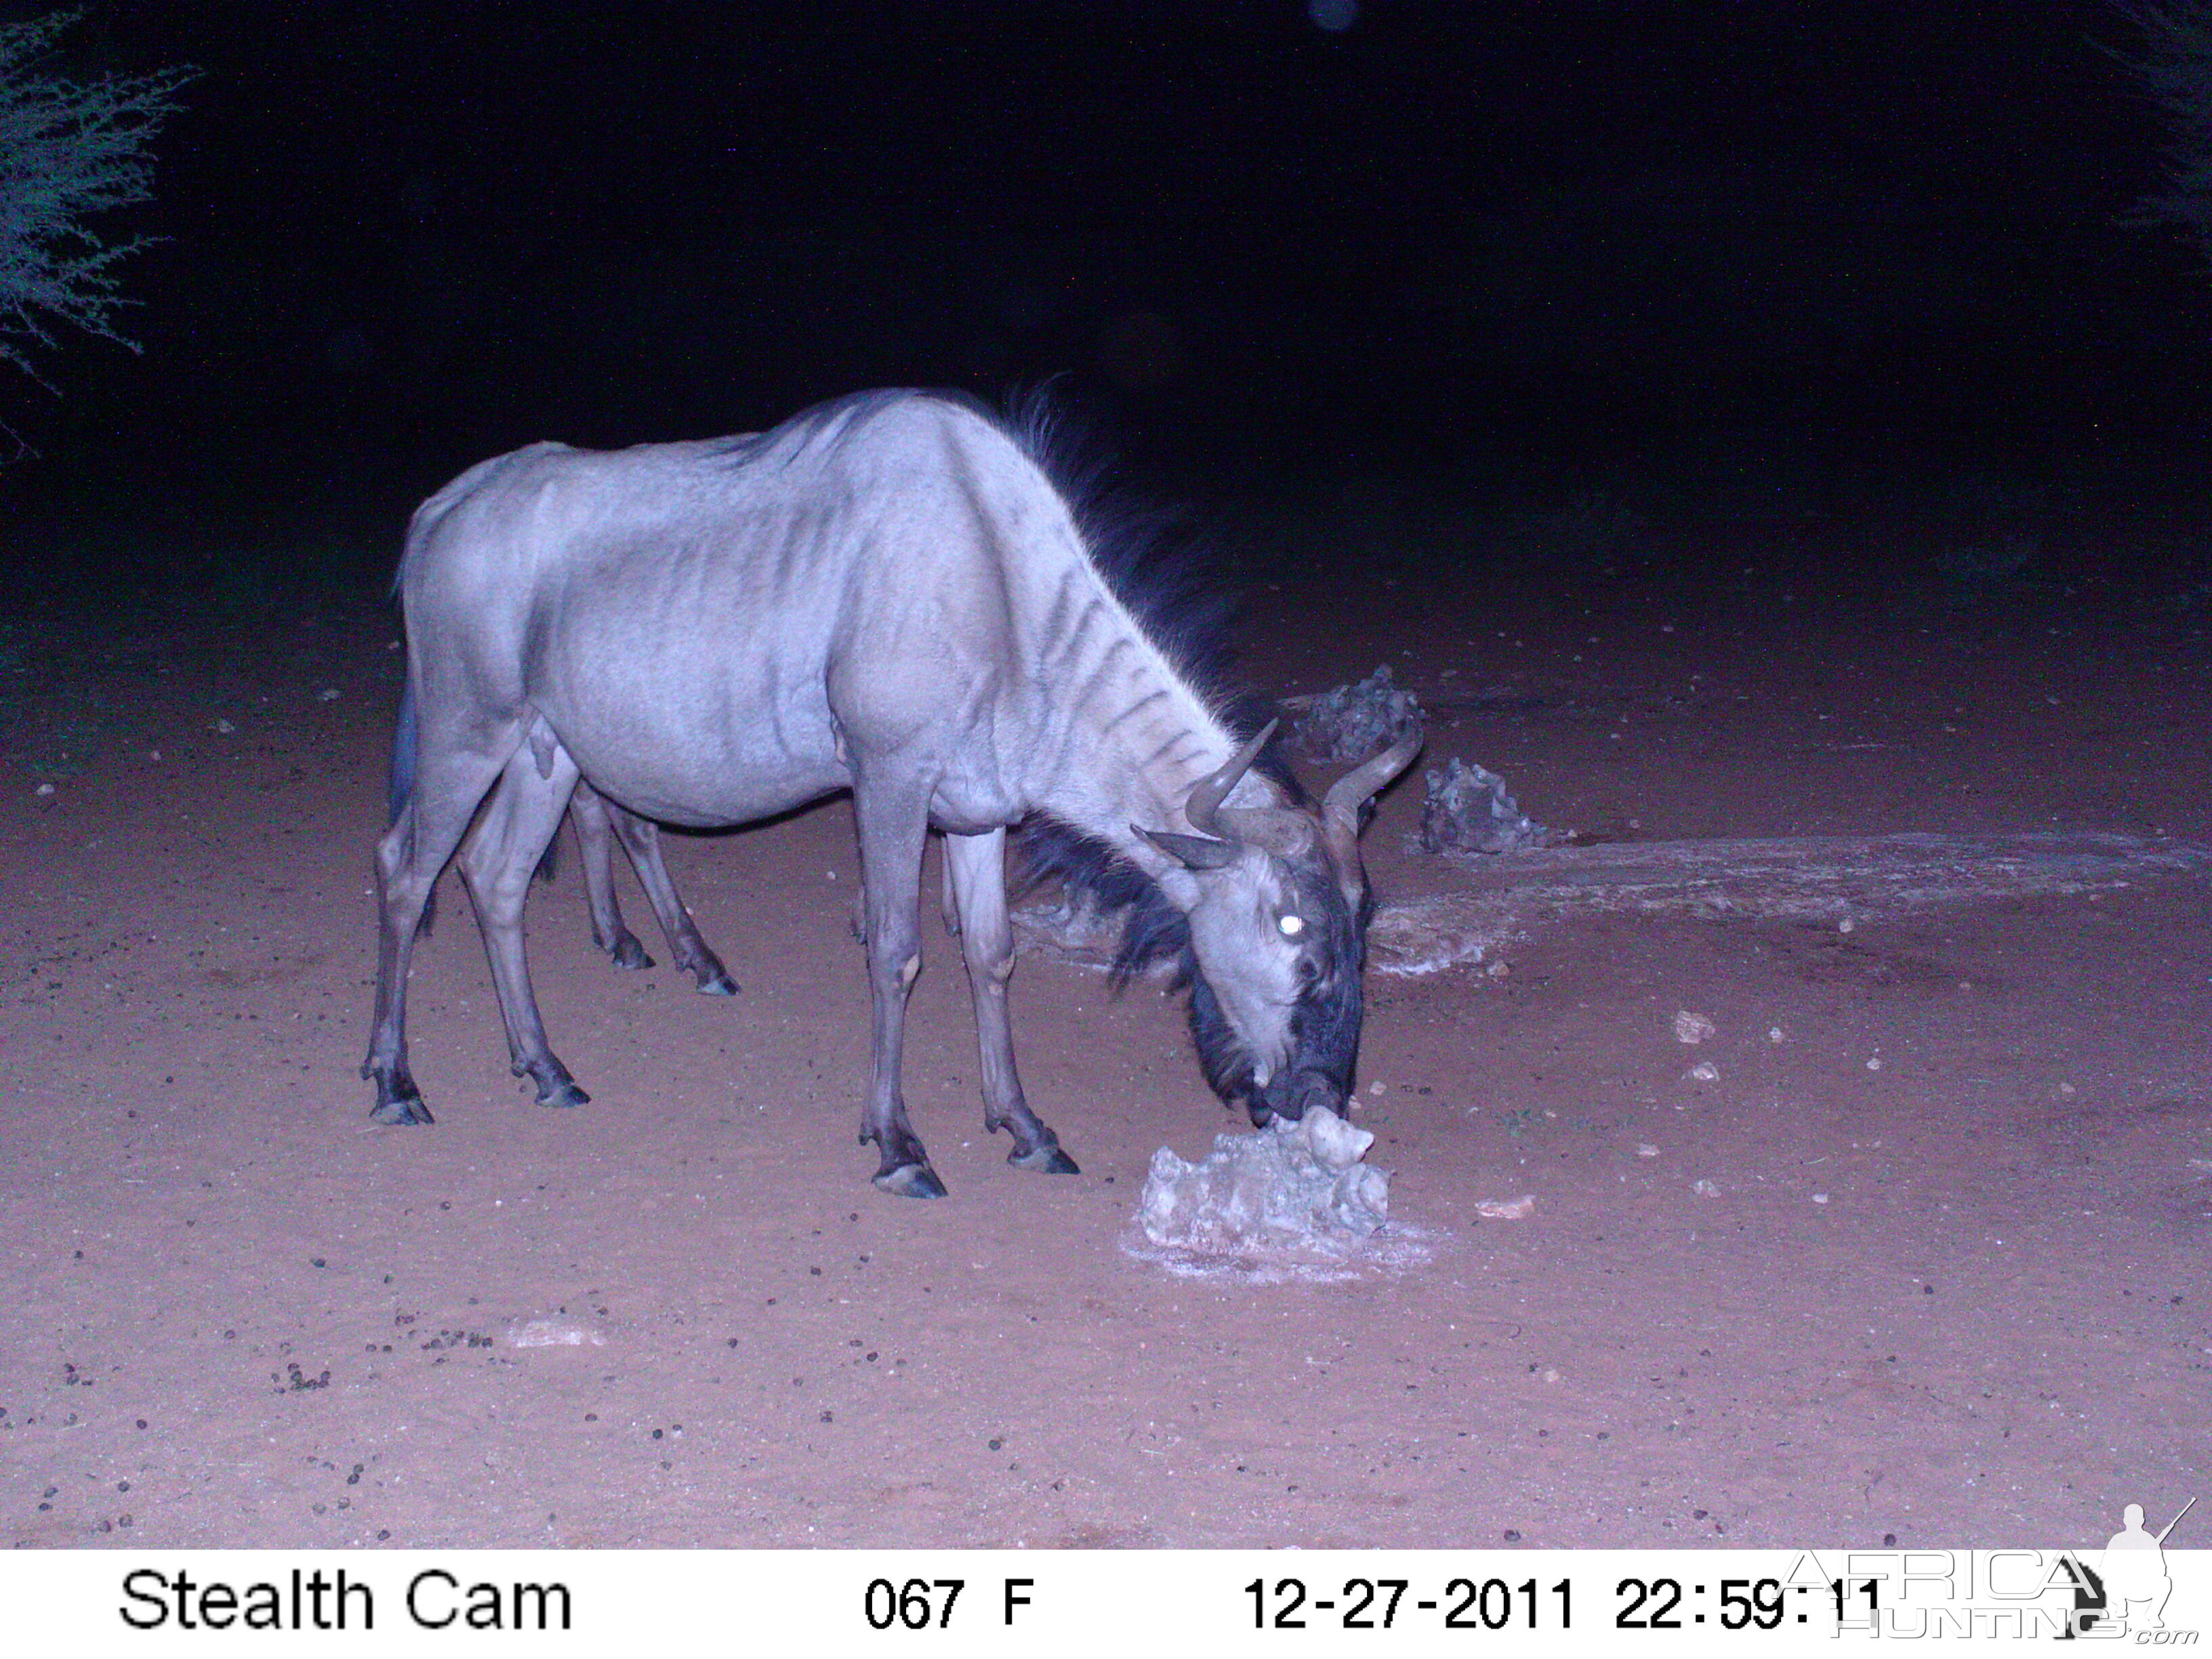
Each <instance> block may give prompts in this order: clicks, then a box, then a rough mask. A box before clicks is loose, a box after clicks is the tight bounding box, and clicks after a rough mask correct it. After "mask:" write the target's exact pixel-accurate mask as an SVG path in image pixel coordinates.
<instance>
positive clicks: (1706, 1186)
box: [1690, 1181, 1721, 1198]
mask: <svg viewBox="0 0 2212 1659" xmlns="http://www.w3.org/2000/svg"><path fill="white" fill-rule="evenodd" d="M1690 1190H1691V1191H1692V1192H1693V1193H1695V1194H1697V1195H1698V1196H1699V1198H1718V1197H1719V1196H1720V1195H1721V1189H1720V1188H1717V1187H1716V1186H1714V1185H1713V1183H1712V1182H1710V1181H1698V1182H1692V1183H1691V1185H1690Z"/></svg>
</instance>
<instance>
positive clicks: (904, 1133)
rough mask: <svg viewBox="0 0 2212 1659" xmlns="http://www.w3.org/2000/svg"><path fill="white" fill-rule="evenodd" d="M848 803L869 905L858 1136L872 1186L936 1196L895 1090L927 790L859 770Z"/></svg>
mask: <svg viewBox="0 0 2212 1659" xmlns="http://www.w3.org/2000/svg"><path fill="white" fill-rule="evenodd" d="M855 772H856V774H857V775H856V776H855V778H854V783H853V805H854V815H855V816H856V817H858V818H859V820H860V882H861V888H862V890H863V893H864V894H865V896H866V906H867V951H868V991H869V994H870V1000H871V1002H872V1006H873V1008H874V1012H875V1069H874V1074H873V1076H872V1079H871V1080H870V1083H869V1086H868V1103H867V1107H866V1111H865V1113H864V1115H862V1117H861V1120H860V1139H861V1141H862V1142H863V1143H866V1142H868V1141H871V1140H872V1141H873V1142H875V1143H876V1149H877V1151H878V1152H879V1153H881V1155H882V1158H881V1162H880V1163H879V1164H878V1168H877V1170H876V1173H875V1176H874V1179H875V1183H876V1185H877V1186H878V1187H880V1188H883V1189H884V1191H885V1192H887V1193H896V1194H899V1195H900V1196H902V1197H905V1198H942V1197H944V1196H945V1183H944V1182H942V1181H940V1180H939V1179H938V1177H937V1171H936V1170H933V1169H931V1168H930V1167H929V1153H928V1152H927V1150H926V1149H925V1148H924V1147H923V1146H922V1144H921V1137H920V1136H918V1135H916V1134H915V1132H914V1125H913V1124H912V1123H910V1122H908V1121H907V1115H906V1101H905V1099H904V1097H902V1094H901V1092H900V1090H899V1068H900V1058H901V1054H902V1050H903V1048H904V1045H905V1039H906V1000H907V994H908V992H909V991H910V990H912V989H913V988H914V981H915V977H916V976H917V975H919V974H920V973H921V927H920V926H919V924H918V921H917V912H918V911H919V910H920V908H921V848H922V843H923V842H924V841H925V840H926V839H927V836H928V810H929V786H928V785H927V783H925V782H922V781H920V780H917V779H914V778H911V777H893V778H888V779H884V778H875V777H872V776H871V775H869V774H868V773H867V772H866V771H864V770H861V769H858V768H856V769H855Z"/></svg>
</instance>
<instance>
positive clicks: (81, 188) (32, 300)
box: [0, 11, 195, 380]
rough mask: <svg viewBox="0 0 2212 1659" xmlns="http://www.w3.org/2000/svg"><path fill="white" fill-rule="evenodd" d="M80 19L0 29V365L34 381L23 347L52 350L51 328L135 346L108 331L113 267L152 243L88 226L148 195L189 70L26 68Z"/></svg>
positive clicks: (112, 328)
mask: <svg viewBox="0 0 2212 1659" xmlns="http://www.w3.org/2000/svg"><path fill="white" fill-rule="evenodd" d="M82 16H83V13H82V11H58V12H54V13H52V14H51V15H47V16H45V17H41V18H36V19H33V21H29V22H27V23H10V24H6V25H0V361H5V362H11V363H13V364H15V367H16V368H20V369H21V370H23V371H24V372H25V373H26V374H29V375H31V377H32V378H33V379H34V380H36V379H38V378H39V375H38V372H37V370H36V369H35V368H33V367H32V364H31V361H30V359H29V357H28V356H27V355H26V348H27V345H29V344H30V343H36V344H38V345H41V346H52V344H53V343H54V337H53V334H52V328H53V326H54V325H56V324H58V323H65V324H69V325H72V326H74V327H76V328H79V329H82V330H83V331H85V332H86V333H88V334H96V335H98V336H100V337H101V338H102V339H107V340H112V341H114V342H115V343H117V344H118V345H123V346H127V347H129V348H130V349H131V350H133V351H136V350H137V349H138V347H137V344H136V343H134V342H132V341H131V340H129V339H126V338H125V337H124V336H123V335H122V334H121V333H119V332H118V331H117V328H116V313H118V311H119V310H120V309H121V308H122V307H125V306H126V305H130V304H132V303H135V302H134V301H130V300H127V299H125V297H124V295H123V294H122V291H121V283H120V280H119V279H118V276H117V275H116V272H115V269H114V268H115V266H116V265H117V264H118V263H119V262H120V261H122V260H124V259H126V258H129V257H130V256H131V254H133V253H136V252H138V250H139V249H141V248H143V247H144V246H147V244H148V243H149V241H152V240H157V239H155V238H151V237H145V236H134V237H131V238H130V239H128V240H123V241H111V240H108V239H107V238H106V237H104V236H103V235H101V234H100V232H99V231H97V230H95V229H94V228H92V227H91V226H90V225H89V224H88V223H87V222H86V221H87V220H88V218H90V217H92V216H96V215H99V214H101V213H106V212H108V211H110V210H113V209H116V208H124V207H131V206H133V205H135V204H138V203H141V202H143V201H145V200H147V199H148V197H149V196H150V195H151V194H152V185H153V178H154V167H153V158H152V155H151V153H150V149H149V146H150V145H151V143H152V142H153V139H154V137H155V134H156V133H158V132H159V131H161V124H162V123H163V122H164V121H165V120H167V118H168V117H169V116H171V115H172V114H173V113H175V112H176V109H177V107H178V106H177V94H178V92H179V90H180V89H182V88H183V87H184V86H185V83H186V82H189V81H191V79H192V77H193V75H194V73H195V71H193V70H189V69H167V70H157V71H155V73H153V74H150V75H122V76H118V75H110V76H102V77H101V78H100V79H99V80H96V81H89V82H81V81H72V80H69V79H66V78H64V77H63V76H57V75H51V74H45V73H41V72H40V70H38V68H37V67H36V66H37V64H38V62H39V60H40V58H42V57H43V56H44V54H45V53H46V51H47V49H48V48H49V47H50V46H52V44H53V42H54V40H56V39H57V38H58V36H59V35H60V34H61V33H63V32H64V30H66V29H67V28H69V27H70V25H72V24H74V23H76V21H78V20H79V19H80V18H81V17H82Z"/></svg>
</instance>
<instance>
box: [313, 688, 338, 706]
mask: <svg viewBox="0 0 2212 1659" xmlns="http://www.w3.org/2000/svg"><path fill="white" fill-rule="evenodd" d="M337 700H338V689H337V687H336V686H335V685H326V686H325V687H324V688H323V689H322V690H319V691H318V692H316V693H315V701H316V702H337Z"/></svg>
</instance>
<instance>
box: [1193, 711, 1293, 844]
mask: <svg viewBox="0 0 2212 1659" xmlns="http://www.w3.org/2000/svg"><path fill="white" fill-rule="evenodd" d="M1281 723H1282V722H1280V721H1279V720H1269V721H1268V722H1267V724H1266V725H1265V726H1261V728H1260V730H1259V732H1258V734H1257V735H1256V736H1255V737H1254V738H1252V740H1251V741H1250V742H1249V743H1248V744H1245V745H1244V746H1243V748H1242V749H1240V750H1237V752H1236V753H1235V754H1233V755H1231V757H1229V761H1228V763H1227V764H1226V765H1225V766H1223V767H1221V768H1220V769H1218V770H1217V771H1212V772H1208V773H1207V774H1206V775H1205V776H1204V777H1202V778H1200V780H1199V781H1197V782H1196V783H1194V784H1193V785H1191V787H1190V794H1189V797H1188V799H1186V800H1185V801H1184V802H1183V808H1182V815H1183V816H1184V817H1187V818H1188V819H1189V820H1190V822H1191V826H1192V828H1194V829H1202V830H1204V831H1205V832H1206V834H1207V835H1209V836H1220V837H1221V838H1222V839H1223V840H1225V841H1234V840H1236V839H1237V835H1236V832H1235V831H1234V830H1232V829H1224V828H1223V827H1222V825H1221V824H1220V823H1219V822H1218V820H1217V819H1216V817H1215V816H1214V814H1215V813H1216V812H1217V811H1219V810H1220V806H1221V803H1222V800H1223V799H1224V798H1225V797H1226V796H1227V795H1228V793H1229V792H1230V791H1231V790H1232V789H1234V788H1235V787H1237V781H1238V780H1239V779H1241V778H1242V777H1243V775H1245V774H1246V773H1247V772H1249V771H1250V770H1251V769H1252V763H1253V762H1254V761H1255V760H1257V759H1258V758H1259V756H1260V751H1261V750H1262V749H1264V748H1266V747H1267V739H1268V738H1272V737H1273V736H1274V735H1275V727H1276V726H1279V725H1280V724H1281Z"/></svg>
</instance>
